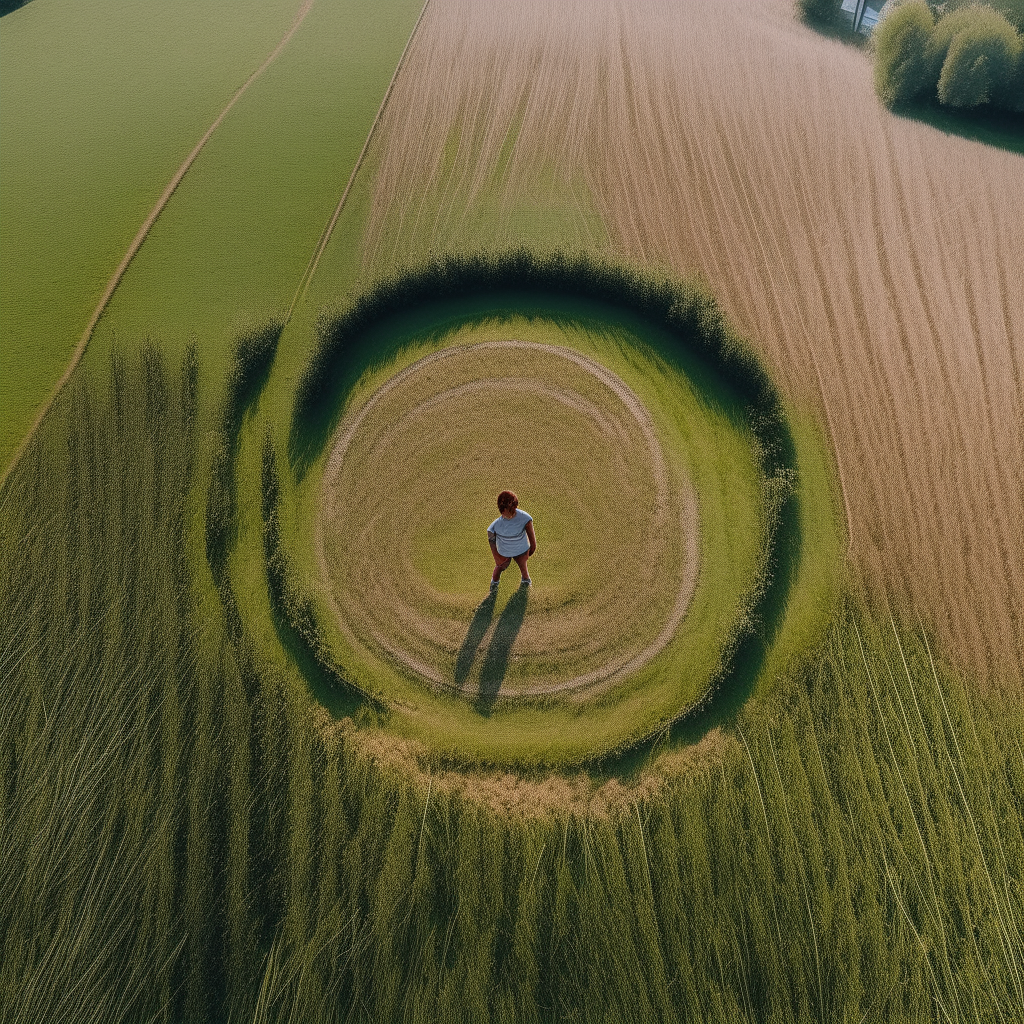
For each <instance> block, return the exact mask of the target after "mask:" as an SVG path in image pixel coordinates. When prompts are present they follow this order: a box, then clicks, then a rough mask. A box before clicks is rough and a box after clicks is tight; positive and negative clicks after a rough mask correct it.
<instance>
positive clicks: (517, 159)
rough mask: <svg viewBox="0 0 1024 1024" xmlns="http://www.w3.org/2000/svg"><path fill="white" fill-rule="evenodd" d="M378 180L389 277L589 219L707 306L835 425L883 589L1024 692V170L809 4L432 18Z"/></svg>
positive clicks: (648, 5) (396, 110) (871, 570)
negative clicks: (916, 98) (417, 264)
mask: <svg viewBox="0 0 1024 1024" xmlns="http://www.w3.org/2000/svg"><path fill="white" fill-rule="evenodd" d="M371 158H372V159H373V160H374V161H376V163H377V164H378V166H379V173H378V176H377V179H376V184H375V199H374V208H373V211H372V214H371V218H370V222H369V226H368V229H367V235H366V260H367V263H368V265H372V266H376V265H386V264H388V263H394V262H395V261H396V260H398V261H401V260H409V259H413V260H415V259H419V258H422V254H423V253H424V252H426V251H427V250H433V251H444V250H445V249H447V248H449V247H455V248H458V247H459V246H460V245H463V244H464V243H465V237H466V233H467V232H468V231H470V230H471V229H474V226H475V229H474V230H475V232H476V233H475V234H474V235H473V237H474V238H480V237H483V235H482V233H481V232H480V230H479V224H480V223H481V222H482V223H486V224H487V225H488V230H487V232H486V237H488V238H489V239H490V238H493V239H495V240H496V244H498V245H499V246H501V245H509V244H515V243H516V242H517V241H518V239H519V238H520V237H522V234H517V232H523V231H527V232H528V231H529V230H530V229H529V227H528V226H527V227H523V226H522V222H521V221H517V220H516V217H515V211H517V210H521V209H522V208H524V207H531V206H532V207H539V208H542V209H548V208H550V207H551V205H552V203H553V199H552V196H555V197H556V198H557V200H558V203H559V204H560V205H559V206H558V209H559V211H560V214H561V219H560V220H559V230H560V231H561V232H562V234H563V236H564V237H565V238H569V239H571V242H572V244H588V230H589V229H588V225H589V224H590V223H591V218H590V216H589V215H588V213H587V209H588V207H589V208H590V209H591V210H594V209H596V211H597V213H598V214H600V217H601V218H602V219H603V221H604V223H605V224H606V225H607V226H608V231H609V232H610V235H611V238H610V239H609V240H608V241H607V243H606V244H607V247H608V248H609V249H610V250H611V251H613V252H614V253H617V254H622V255H626V256H629V257H632V258H634V259H636V260H638V261H642V262H643V263H644V264H647V265H650V264H652V263H653V264H655V265H657V264H662V265H664V264H667V265H669V266H671V267H672V268H673V269H674V270H675V271H676V272H677V273H678V274H680V275H683V276H686V277H693V276H702V277H703V278H704V279H705V280H707V281H709V282H711V283H712V286H713V288H714V289H715V292H716V294H717V296H718V297H719V299H720V300H721V302H722V304H723V306H724V307H725V310H726V313H727V314H728V315H729V318H730V320H731V321H732V322H733V323H735V324H736V325H737V326H738V328H739V329H740V331H741V333H743V334H744V335H745V336H747V337H749V338H750V339H751V341H752V342H753V343H754V345H755V347H756V348H757V350H758V351H759V352H760V353H761V354H762V355H763V356H764V358H765V359H766V360H767V362H768V363H769V365H770V366H771V367H772V369H773V371H774V372H775V374H776V375H777V376H778V378H779V380H780V382H781V383H782V384H783V386H784V389H785V390H786V391H787V393H789V394H790V395H792V396H794V397H796V398H798V399H799V400H802V401H807V400H810V401H813V402H820V403H821V405H822V406H823V411H824V416H825V418H826V419H827V423H828V426H829V430H830V432H831V435H832V440H833V443H834V448H835V451H836V457H837V460H838V462H839V470H840V475H841V478H842V484H843V492H844V498H845V501H846V506H847V515H848V521H849V527H850V533H851V537H850V543H851V550H852V553H853V556H854V559H855V562H856V565H857V567H858V569H859V571H860V572H861V573H862V574H863V575H864V576H865V577H866V579H867V580H868V582H869V583H870V585H871V586H872V588H873V589H874V590H875V591H876V592H887V593H889V594H890V595H891V596H892V598H893V600H894V603H895V604H896V605H897V606H899V607H916V608H918V609H919V610H920V611H921V612H922V614H924V615H925V617H926V619H927V620H928V621H929V622H930V623H931V624H932V625H933V626H934V628H935V629H936V630H937V631H938V635H939V637H940V640H941V642H942V645H943V647H944V649H948V650H950V651H952V652H955V654H956V656H957V657H958V658H959V659H961V660H962V661H963V663H964V664H968V665H970V666H971V667H972V668H974V669H975V670H977V671H978V672H979V674H980V675H982V676H985V677H989V678H993V677H994V678H1003V679H1005V678H1007V677H1019V675H1020V672H1021V670H1022V668H1024V647H1022V646H1021V645H1022V636H1024V634H1022V633H1021V631H1020V624H1019V617H1018V614H1017V612H1016V610H1015V609H1016V607H1017V605H1018V604H1019V600H1018V595H1019V594H1020V593H1021V592H1024V575H1022V573H1024V531H1022V530H1021V526H1020V524H1021V523H1022V522H1024V475H1022V474H1024V462H1022V460H1021V459H1020V457H1019V453H1020V452H1021V451H1022V450H1024V405H1022V398H1021V396H1022V394H1024V388H1022V375H1021V371H1022V364H1024V321H1022V319H1021V317H1020V315H1019V312H1018V311H1019V310H1021V309H1024V276H1022V275H1021V274H1020V273H1019V268H1020V267H1021V266H1024V241H1022V239H1024V230H1022V228H1024V223H1022V220H1021V218H1022V216H1024V213H1022V211H1024V175H1022V174H1021V170H1020V157H1019V156H1018V155H1015V154H1012V153H1008V152H1004V151H1000V150H998V149H993V148H989V147H986V146H981V145H979V144H977V143H974V142H971V141H968V140H966V139H962V138H956V137H951V136H947V135H943V134H942V133H940V132H938V131H936V130H935V129H934V128H932V127H930V126H928V125H927V124H924V123H920V122H915V121H911V120H908V119H901V118H896V117H894V116H893V115H891V114H890V113H888V112H887V111H885V110H884V109H883V108H882V107H881V106H880V104H879V102H878V100H877V99H876V97H875V96H874V94H873V91H872V74H871V68H870V64H869V59H868V57H867V55H866V54H864V53H862V52H860V51H858V50H856V49H853V48H851V47H849V46H844V45H842V44H840V43H839V42H836V41H833V40H827V39H822V38H821V37H820V36H818V35H816V34H815V33H813V32H812V31H811V30H810V29H808V28H806V27H805V26H802V25H800V24H799V23H798V22H797V21H796V20H795V19H794V17H793V12H792V9H791V5H790V3H789V2H788V0H775V2H773V3H771V4H762V3H756V4H755V3H750V2H749V0H713V2H711V3H707V4H699V5H693V4H690V5H682V6H680V5H679V4H676V3H669V2H667V0H650V2H645V3H640V4H632V5H629V6H628V7H623V6H622V5H619V4H614V3H611V2H605V3H597V4H594V3H585V4H584V3H572V2H566V3H559V4H557V5H552V4H547V3H542V2H536V0H524V2H522V3H517V4H514V5H507V4H499V3H477V2H475V0H473V2H469V0H436V2H434V3H432V4H431V8H430V10H429V11H428V13H427V16H426V17H425V18H424V21H423V24H422V26H421V29H420V32H419V34H418V36H417V39H416V40H415V42H414V45H413V47H412V48H411V49H410V53H409V56H408V60H407V63H406V66H405V68H404V69H403V72H402V74H401V75H400V76H399V78H398V80H397V82H396V84H395V90H394V93H393V96H392V102H391V103H390V105H389V108H388V111H387V112H386V115H385V118H384V120H383V122H382V125H381V131H380V135H379V138H378V143H377V148H376V150H375V152H374V153H373V154H371ZM581 196H582V198H581ZM481 218H483V220H481ZM590 244H593V245H598V246H600V245H601V244H602V240H601V238H600V237H597V236H593V237H591V238H590Z"/></svg>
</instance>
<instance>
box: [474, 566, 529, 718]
mask: <svg viewBox="0 0 1024 1024" xmlns="http://www.w3.org/2000/svg"><path fill="white" fill-rule="evenodd" d="M529 596H530V588H529V587H523V586H521V587H520V588H519V589H518V590H517V591H516V592H515V593H514V594H513V595H512V596H511V597H510V598H509V601H508V604H507V605H505V607H504V609H503V610H502V613H501V615H500V616H499V617H498V621H497V623H496V624H495V626H494V633H493V635H492V636H491V642H490V643H489V644H488V645H487V654H486V655H484V664H483V668H481V669H480V696H479V698H478V699H477V701H476V709H477V711H479V712H480V713H481V714H483V715H488V714H490V712H491V708H493V707H494V702H495V701H496V700H497V698H498V691H499V690H500V689H501V684H502V683H503V682H504V681H505V675H506V673H507V672H508V660H509V658H510V657H511V654H512V645H513V644H514V643H515V642H516V637H517V636H519V630H520V629H522V628H523V619H524V618H526V603H527V601H528V600H529Z"/></svg>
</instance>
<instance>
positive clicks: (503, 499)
mask: <svg viewBox="0 0 1024 1024" xmlns="http://www.w3.org/2000/svg"><path fill="white" fill-rule="evenodd" d="M508 508H519V499H518V498H517V497H516V496H515V495H514V494H513V493H512V492H511V491H502V492H501V494H499V495H498V511H499V512H504V511H505V509H508Z"/></svg>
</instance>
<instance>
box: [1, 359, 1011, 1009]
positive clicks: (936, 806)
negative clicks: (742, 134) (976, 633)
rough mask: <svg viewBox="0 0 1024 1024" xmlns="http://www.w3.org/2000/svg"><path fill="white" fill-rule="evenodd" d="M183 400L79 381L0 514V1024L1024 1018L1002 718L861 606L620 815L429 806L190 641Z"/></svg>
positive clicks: (139, 383) (434, 799) (143, 374)
mask: <svg viewBox="0 0 1024 1024" xmlns="http://www.w3.org/2000/svg"><path fill="white" fill-rule="evenodd" d="M175 377H176V375H171V374H169V373H168V372H167V371H166V369H165V367H164V366H163V365H162V363H161V361H160V360H159V358H157V357H156V355H155V354H154V353H153V352H152V351H149V352H148V353H146V354H144V355H143V356H142V357H141V358H140V359H139V361H138V362H137V363H132V364H129V365H125V364H123V363H121V362H115V363H114V366H113V369H112V372H111V374H110V379H109V383H108V384H107V385H106V387H100V386H98V385H97V384H95V383H92V384H90V383H89V382H88V381H87V380H82V379H79V381H78V382H77V383H76V384H74V385H73V386H72V388H71V389H69V391H68V392H66V393H65V394H64V396H63V397H62V399H61V401H60V403H59V405H58V407H57V408H56V409H55V411H54V414H53V415H52V416H51V418H50V419H49V420H48V421H47V423H46V425H45V426H44V429H43V431H42V432H41V433H40V435H39V436H38V437H37V438H36V439H35V441H34V442H33V445H32V447H31V448H30V450H29V452H28V453H27V456H26V459H25V461H24V462H23V463H21V464H20V465H19V467H18V469H17V471H16V472H15V474H13V476H12V478H11V480H10V481H8V483H7V485H6V486H5V489H4V491H3V493H2V495H0V502H2V507H3V510H4V516H3V532H2V534H0V544H2V556H3V558H4V560H5V564H7V565H8V566H9V567H10V571H9V572H8V573H6V574H5V576H4V578H3V581H2V583H0V666H2V668H0V672H2V676H3V686H2V689H0V693H2V703H0V757H2V759H3V763H4V764H5V765H7V766H8V768H7V773H6V775H5V786H4V788H3V791H2V793H0V796H2V804H0V816H2V818H0V826H2V827H0V905H2V906H3V907H4V908H5V912H4V916H3V919H2V922H0V928H2V931H0V943H2V946H0V949H2V956H0V1016H3V1018H4V1019H5V1020H10V1021H36V1020H43V1019H45V1020H53V1021H59V1020H65V1019H77V1020H82V1019H93V1020H103V1021H115V1020H140V1019H150V1018H156V1019H168V1020H178V1019H192V1020H196V1019H228V1018H229V1017H231V1018H238V1017H248V1018H252V1019H257V1020H263V1019H279V1020H284V1019H295V1020H309V1019H319V1020H332V1019H337V1020H341V1019H346V1020H353V1019H355V1020H362V1019H367V1020H370V1019H377V1020H381V1019H385V1020H399V1019H410V1020H418V1019H433V1020H436V1019H449V1020H471V1019H489V1018H492V1017H499V1016H500V1017H502V1018H505V1019H510V1020H512V1019H522V1020H570V1019H580V1018H585V1019H598V1018H602V1019H603V1018H614V1019H617V1020H651V1019H659V1020H673V1019H694V1018H695V1017H699V1018H700V1019H705V1020H723V1021H724V1020H730V1021H735V1020H751V1021H753V1020H758V1021H760V1020H765V1019H773V1018H779V1019H816V1020H821V1019H834V1020H843V1019H847V1020H853V1019H862V1018H864V1017H867V1018H876V1019H900V1020H922V1021H924V1020H939V1019H941V1020H967V1019H971V1020H999V1019H1010V1018H1013V1017H1015V1016H1019V1015H1020V1014H1021V1013H1022V1012H1024V977H1022V953H1024V945H1022V937H1021V931H1020V927H1021V919H1022V918H1021V911H1022V908H1021V895H1020V894H1021V882H1022V879H1021V865H1022V864H1024V836H1022V833H1021V822H1020V816H1019V813H1018V809H1019V806H1020V801H1021V797H1022V794H1024V755H1022V750H1021V747H1020V736H1021V726H1022V722H1021V712H1020V709H1019V707H1018V706H1017V705H1016V703H1015V702H1012V701H1009V700H1005V699H997V698H995V697H993V696H990V697H985V698H983V697H981V696H979V695H978V694H977V693H976V692H974V691H973V690H972V689H971V688H969V687H967V686H965V685H964V684H963V682H962V681H960V680H959V679H958V678H957V677H956V676H955V675H952V674H951V673H949V672H948V671H946V670H945V669H944V668H943V667H942V665H941V664H936V663H935V662H934V661H933V658H932V654H931V651H930V649H929V647H928V646H927V644H926V643H925V641H924V639H923V638H922V637H921V636H919V635H917V634H916V633H912V632H908V631H906V630H905V629H903V628H902V627H899V626H897V625H896V624H892V625H890V622H889V621H888V620H887V619H885V618H883V619H882V620H881V621H882V623H883V626H882V628H876V627H875V626H874V625H873V619H872V617H871V616H870V615H868V614H867V613H866V612H865V611H863V610H862V609H861V608H860V606H858V605H851V606H850V608H849V609H848V610H847V612H846V613H845V614H844V615H842V616H840V619H839V621H838V622H837V623H836V626H835V628H834V629H833V630H832V631H831V632H830V634H829V636H828V638H827V640H826V641H825V642H824V643H823V644H822V645H821V647H820V648H819V649H818V650H816V651H815V652H810V657H809V660H808V662H807V665H806V671H805V672H804V674H803V676H801V677H800V678H799V679H796V680H792V681H790V682H779V683H778V685H777V688H776V691H775V692H774V693H773V694H772V697H771V707H772V708H775V709H776V711H775V712H772V711H771V710H770V709H769V708H768V707H766V706H764V705H758V704H757V702H756V701H755V702H753V703H751V704H750V705H748V708H747V710H746V711H744V712H743V713H742V715H741V716H740V718H739V720H738V723H737V729H736V731H735V737H734V738H732V737H720V743H719V748H720V750H721V752H722V753H721V757H715V758H712V759H710V760H708V761H704V762H702V761H701V760H700V759H699V757H695V758H694V759H693V763H692V764H691V767H690V768H689V769H688V770H686V771H684V772H682V773H681V774H680V775H679V776H678V777H673V776H672V775H669V776H668V777H666V778H665V779H664V781H663V782H662V784H661V785H660V786H653V787H651V788H650V789H649V790H648V791H647V792H646V795H644V794H643V791H640V792H639V793H638V795H637V796H636V797H635V799H634V800H633V801H632V802H630V801H629V800H626V799H620V800H619V801H618V802H614V801H613V802H612V803H611V804H610V805H607V806H605V807H604V809H603V810H601V809H600V808H595V810H593V811H590V812H588V811H586V810H583V809H573V808H572V807H565V808H562V809H559V808H557V807H552V808H549V809H548V810H546V811H542V812H538V811H537V810H536V809H533V810H531V809H529V808H523V809H520V810H518V811H517V810H515V809H512V810H502V811H498V810H494V809H491V807H490V806H489V805H488V804H487V803H486V802H481V801H479V800H477V799H475V798H473V797H472V796H471V795H466V794H465V791H464V790H460V789H459V788H458V787H456V786H455V785H453V784H452V783H451V781H450V780H449V779H447V778H446V777H445V776H444V775H443V774H439V775H437V776H436V778H432V779H431V780H430V781H429V782H428V783H427V784H426V785H421V784H418V783H415V782H413V781H412V780H411V778H410V777H409V776H407V775H405V774H404V773H401V772H399V771H396V770H394V769H392V768H389V767H387V766H386V764H381V763H378V762H377V761H375V760H374V759H373V757H372V756H370V755H369V754H368V753H367V748H366V747H365V746H364V745H363V744H362V743H361V742H360V739H359V734H358V733H354V732H352V731H351V730H350V729H349V728H348V727H346V726H344V725H342V726H335V727H333V728H325V727H324V725H323V723H322V722H318V721H317V716H316V715H314V714H312V713H311V711H310V707H309V698H308V696H307V695H306V694H305V693H303V692H302V691H300V690H296V689H295V688H294V685H293V684H292V682H291V681H289V680H288V679H286V678H285V677H282V676H281V675H279V674H278V672H277V671H275V670H274V669H272V668H271V667H270V666H268V665H266V664H264V663H262V662H261V661H259V660H258V659H257V658H256V657H255V656H254V655H253V653H252V648H251V646H250V645H249V644H248V642H247V639H246V637H245V636H244V635H241V636H239V637H238V638H236V639H235V640H234V641H232V640H229V639H228V638H227V635H226V631H225V628H224V627H223V626H221V625H219V624H218V617H217V616H210V615H208V614H207V615H204V614H201V613H200V608H201V606H202V603H203V600H204V599H203V598H202V594H203V592H204V590H205V589H207V588H208V587H209V581H208V580H207V581H206V582H205V583H204V581H203V579H202V576H201V575H200V576H196V575H195V574H194V573H195V570H194V568H193V566H194V565H195V564H196V560H195V559H194V558H193V554H194V551H195V549H196V548H197V547H198V546H200V541H199V540H198V539H197V538H194V537H192V536H191V534H192V532H193V529H192V527H190V525H189V524H190V522H191V519H190V515H189V511H188V510H189V507H190V497H189V496H190V493H191V487H192V485H193V483H194V482H195V481H196V474H197V473H198V468H197V467H196V466H194V465H193V464H192V457H191V455H190V453H191V452H192V451H193V450H194V445H193V441H194V430H195V409H196V404H197V403H196V399H195V393H196V392H195V387H196V385H195V374H194V363H187V364H186V371H185V372H184V374H183V375H182V379H181V382H179V381H178V380H176V379H175ZM200 564H201V562H200ZM83 1008H84V1009H83Z"/></svg>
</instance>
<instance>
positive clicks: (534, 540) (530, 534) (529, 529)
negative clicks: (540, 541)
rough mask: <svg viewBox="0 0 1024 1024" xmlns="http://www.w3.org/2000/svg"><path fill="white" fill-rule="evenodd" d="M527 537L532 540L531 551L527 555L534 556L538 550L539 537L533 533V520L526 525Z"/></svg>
mask: <svg viewBox="0 0 1024 1024" xmlns="http://www.w3.org/2000/svg"><path fill="white" fill-rule="evenodd" d="M526 536H527V537H529V538H530V550H529V551H528V552H527V554H529V555H532V554H533V553H534V552H535V551H536V550H537V535H536V534H535V533H534V532H533V520H532V519H531V520H530V521H529V522H528V523H527V524H526Z"/></svg>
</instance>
